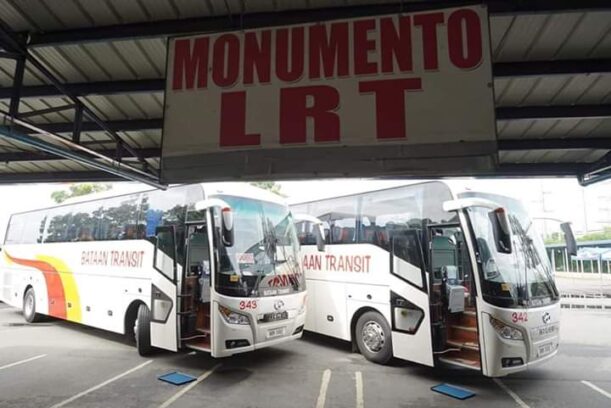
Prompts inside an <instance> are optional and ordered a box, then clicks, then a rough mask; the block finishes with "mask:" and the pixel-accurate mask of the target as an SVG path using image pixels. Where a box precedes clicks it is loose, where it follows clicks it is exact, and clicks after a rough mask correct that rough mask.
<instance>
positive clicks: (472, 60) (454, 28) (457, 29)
mask: <svg viewBox="0 0 611 408" xmlns="http://www.w3.org/2000/svg"><path fill="white" fill-rule="evenodd" d="M463 26H464V28H465V30H463ZM463 33H466V38H465V37H464V36H463ZM465 42H466V47H465ZM448 51H449V54H450V61H452V64H454V65H455V66H456V67H457V68H462V69H470V68H474V67H476V66H477V65H479V63H480V62H481V60H482V28H481V24H480V21H479V16H478V15H477V13H476V12H475V11H473V10H471V9H461V10H456V11H455V12H453V13H452V14H450V17H448Z"/></svg>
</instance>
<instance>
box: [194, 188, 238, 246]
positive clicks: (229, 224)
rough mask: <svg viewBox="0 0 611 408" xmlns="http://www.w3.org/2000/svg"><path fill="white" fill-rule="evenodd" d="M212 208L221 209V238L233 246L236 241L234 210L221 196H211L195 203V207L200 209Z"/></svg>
mask: <svg viewBox="0 0 611 408" xmlns="http://www.w3.org/2000/svg"><path fill="white" fill-rule="evenodd" d="M211 208H219V209H220V210H221V230H222V233H221V238H222V240H223V244H224V245H225V246H226V247H232V246H233V244H234V242H235V235H234V232H233V224H234V219H233V210H232V209H231V206H230V205H229V204H227V202H226V201H224V200H221V199H220V198H209V199H207V200H201V201H198V202H197V203H195V209H196V210H198V211H202V210H209V209H211Z"/></svg>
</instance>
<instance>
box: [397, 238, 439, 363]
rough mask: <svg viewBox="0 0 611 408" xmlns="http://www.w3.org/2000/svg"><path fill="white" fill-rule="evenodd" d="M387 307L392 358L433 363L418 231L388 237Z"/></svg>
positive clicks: (425, 286) (424, 277)
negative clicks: (388, 298)
mask: <svg viewBox="0 0 611 408" xmlns="http://www.w3.org/2000/svg"><path fill="white" fill-rule="evenodd" d="M391 274H392V275H393V277H394V278H396V279H393V281H392V284H391V294H390V297H391V299H390V303H391V304H390V307H391V311H390V312H391V321H392V343H393V352H394V355H395V357H398V358H402V359H404V360H409V361H413V362H416V363H420V364H425V365H428V366H433V348H432V339H431V325H430V313H429V296H428V290H427V286H428V282H427V277H426V273H425V263H424V256H423V251H422V245H421V240H420V231H419V230H403V231H397V232H394V233H393V234H392V236H391Z"/></svg>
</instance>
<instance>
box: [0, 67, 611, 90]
mask: <svg viewBox="0 0 611 408" xmlns="http://www.w3.org/2000/svg"><path fill="white" fill-rule="evenodd" d="M493 72H494V76H495V77H496V78H506V77H524V76H543V75H546V76H547V75H581V74H601V73H611V59H586V60H558V61H526V62H497V63H494V64H493ZM64 87H65V88H66V90H68V91H69V92H70V93H72V94H73V95H75V96H91V95H119V94H129V93H140V92H147V93H149V92H163V91H164V90H165V79H164V78H157V79H133V80H123V81H98V82H76V83H66V84H64ZM12 95H13V88H10V87H5V88H0V99H9V98H10V97H11V96H12ZM56 96H61V93H60V92H59V91H58V90H57V88H56V87H54V86H53V85H32V86H23V87H22V88H21V97H22V98H42V97H56Z"/></svg>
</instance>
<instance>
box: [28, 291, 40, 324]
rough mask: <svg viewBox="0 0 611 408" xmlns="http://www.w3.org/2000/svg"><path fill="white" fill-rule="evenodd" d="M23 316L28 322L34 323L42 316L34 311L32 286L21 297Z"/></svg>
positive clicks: (34, 296) (34, 294)
mask: <svg viewBox="0 0 611 408" xmlns="http://www.w3.org/2000/svg"><path fill="white" fill-rule="evenodd" d="M23 317H24V318H25V321H26V322H28V323H36V322H39V321H40V320H41V319H42V316H41V315H40V314H39V313H36V293H34V289H33V288H29V289H28V290H27V291H26V292H25V296H24V297H23Z"/></svg>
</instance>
